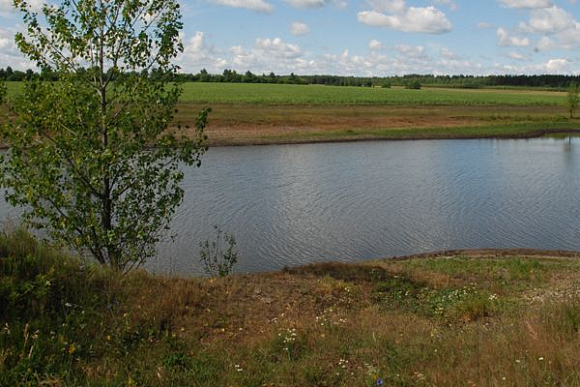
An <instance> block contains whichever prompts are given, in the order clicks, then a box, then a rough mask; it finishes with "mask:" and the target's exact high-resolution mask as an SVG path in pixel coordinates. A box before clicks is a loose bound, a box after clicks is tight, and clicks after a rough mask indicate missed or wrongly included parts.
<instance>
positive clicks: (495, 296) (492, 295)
mask: <svg viewBox="0 0 580 387" xmlns="http://www.w3.org/2000/svg"><path fill="white" fill-rule="evenodd" d="M489 300H490V301H495V300H497V294H490V296H489Z"/></svg>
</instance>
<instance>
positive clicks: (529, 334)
mask: <svg viewBox="0 0 580 387" xmlns="http://www.w3.org/2000/svg"><path fill="white" fill-rule="evenodd" d="M482 254H484V255H483V256H467V255H459V256H446V257H438V258H428V257H427V258H426V257H422V258H414V259H407V260H391V261H375V262H368V263H363V264H350V265H346V264H322V265H314V266H308V267H302V268H296V269H291V270H286V271H284V272H278V273H267V274H257V275H241V276H233V277H227V278H222V279H169V278H162V277H156V276H151V275H147V274H145V273H134V274H131V275H128V276H125V277H122V276H119V275H116V274H114V273H110V272H108V271H106V270H103V269H101V268H98V267H94V266H92V265H85V264H82V263H81V262H79V261H76V260H74V259H71V258H66V257H64V258H63V255H62V254H61V253H58V252H56V251H54V250H52V249H50V248H48V247H46V246H44V245H42V244H39V243H37V242H36V241H35V240H33V239H32V238H31V237H29V236H28V235H27V234H25V233H23V232H17V233H15V234H11V235H8V236H3V237H2V238H0V270H1V272H0V273H1V274H0V318H1V321H0V324H1V327H0V385H1V386H15V385H50V386H65V385H67V386H68V385H97V386H169V385H174V386H373V385H375V384H376V382H377V380H378V379H379V378H380V379H381V380H382V381H383V382H384V385H386V386H435V385H436V386H459V385H462V386H544V385H562V386H572V385H580V367H579V366H580V352H578V348H579V346H580V334H579V331H580V261H578V260H577V259H574V258H557V257H547V256H541V257H526V256H499V255H489V254H488V255H486V254H485V253H482Z"/></svg>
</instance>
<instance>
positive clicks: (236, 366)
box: [234, 364, 244, 372]
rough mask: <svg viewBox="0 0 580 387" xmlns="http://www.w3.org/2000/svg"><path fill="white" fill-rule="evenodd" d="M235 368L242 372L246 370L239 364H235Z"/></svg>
mask: <svg viewBox="0 0 580 387" xmlns="http://www.w3.org/2000/svg"><path fill="white" fill-rule="evenodd" d="M234 369H235V370H236V372H242V371H243V370H244V369H243V368H242V367H240V365H239V364H234Z"/></svg>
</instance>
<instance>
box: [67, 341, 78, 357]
mask: <svg viewBox="0 0 580 387" xmlns="http://www.w3.org/2000/svg"><path fill="white" fill-rule="evenodd" d="M76 350H77V349H76V347H75V345H74V343H73V344H71V345H69V346H68V353H69V355H72V354H73V353H75V352H76Z"/></svg>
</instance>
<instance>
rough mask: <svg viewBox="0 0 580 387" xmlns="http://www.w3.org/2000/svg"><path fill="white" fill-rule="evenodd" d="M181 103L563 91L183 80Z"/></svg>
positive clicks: (545, 101) (360, 100)
mask: <svg viewBox="0 0 580 387" xmlns="http://www.w3.org/2000/svg"><path fill="white" fill-rule="evenodd" d="M182 101H183V102H193V103H207V104H212V103H217V104H223V103H232V104H238V103H244V104H265V105H365V104H368V105H468V106H469V105H510V106H513V105H519V106H522V105H523V106H530V105H544V106H546V105H559V104H563V103H564V102H565V93H559V92H547V91H534V90H495V89H486V90H467V89H436V88H424V89H422V90H407V89H403V88H391V89H382V88H368V87H339V86H317V85H309V86H305V85H274V84H273V85H270V84H236V83H186V84H184V92H183V95H182Z"/></svg>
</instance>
